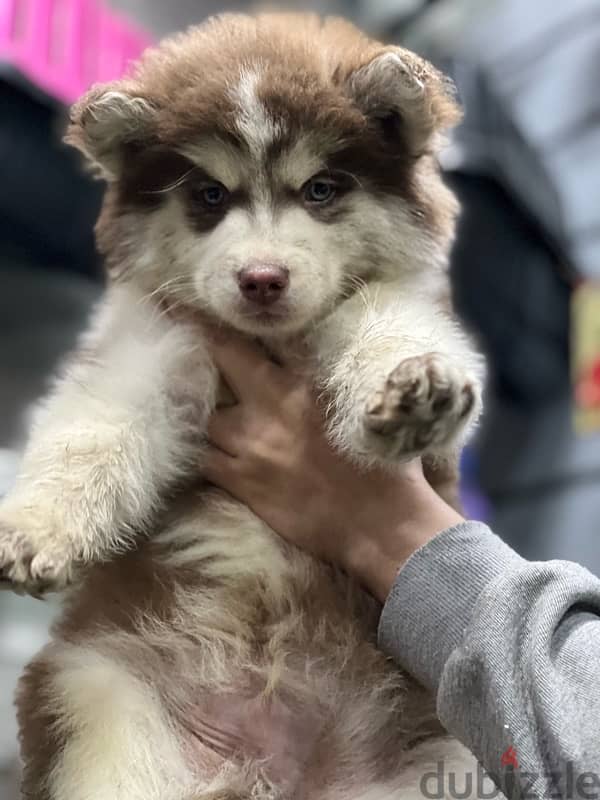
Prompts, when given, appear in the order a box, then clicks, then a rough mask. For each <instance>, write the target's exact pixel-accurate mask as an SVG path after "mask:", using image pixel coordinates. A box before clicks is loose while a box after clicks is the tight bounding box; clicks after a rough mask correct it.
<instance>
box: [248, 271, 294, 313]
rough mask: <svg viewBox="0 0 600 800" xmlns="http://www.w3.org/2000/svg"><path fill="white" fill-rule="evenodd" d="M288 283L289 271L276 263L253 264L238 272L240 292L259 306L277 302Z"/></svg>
mask: <svg viewBox="0 0 600 800" xmlns="http://www.w3.org/2000/svg"><path fill="white" fill-rule="evenodd" d="M288 283H289V271H288V270H287V269H286V268H285V267H281V266H279V265H278V264H253V265H252V266H249V267H245V268H244V269H242V270H240V271H239V273H238V284H239V287H240V292H241V293H242V294H243V295H244V297H245V298H246V299H247V300H252V301H253V302H254V303H257V304H258V305H261V306H270V305H272V304H273V303H275V302H277V300H279V298H280V297H281V296H282V294H283V293H284V292H285V290H286V288H287V285H288Z"/></svg>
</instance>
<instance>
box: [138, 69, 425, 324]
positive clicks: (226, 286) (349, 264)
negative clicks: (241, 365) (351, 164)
mask: <svg viewBox="0 0 600 800" xmlns="http://www.w3.org/2000/svg"><path fill="white" fill-rule="evenodd" d="M256 80H257V78H256V75H254V74H253V73H252V74H250V73H249V74H246V73H244V74H243V75H242V78H241V80H240V83H239V86H238V87H237V90H236V92H237V95H236V96H237V97H238V103H239V107H240V115H239V118H238V121H237V125H238V129H239V132H240V135H241V136H242V137H243V139H244V141H245V142H246V143H247V150H246V152H242V151H240V150H238V149H236V148H234V147H233V146H232V145H229V144H226V143H225V142H223V141H221V140H219V139H218V138H216V137H215V138H212V139H211V138H204V139H202V140H201V141H198V142H197V143H194V144H193V145H187V146H186V147H185V148H183V147H182V148H181V154H182V155H184V156H185V157H186V158H187V159H189V161H190V162H191V163H192V164H194V165H196V166H197V167H199V168H201V169H202V170H203V172H205V173H206V174H207V175H209V176H210V177H211V179H214V180H215V181H218V182H220V183H221V184H223V185H224V186H225V187H226V189H227V190H228V191H229V192H230V193H232V194H234V193H237V194H238V195H239V197H241V200H240V201H239V202H236V203H233V204H232V206H231V208H230V210H229V211H228V212H227V214H226V215H225V216H224V217H223V219H222V220H221V221H220V222H218V223H217V224H216V225H215V226H214V227H213V228H211V229H210V230H208V231H202V230H198V229H196V228H195V227H194V220H193V219H190V212H189V208H188V209H186V202H185V197H184V196H183V193H182V187H181V186H179V185H175V186H174V187H167V191H166V192H165V199H164V201H163V204H162V206H161V207H160V208H158V209H155V210H153V211H151V212H150V213H143V214H140V215H139V218H137V217H138V214H137V213H135V212H130V213H132V215H134V217H135V218H134V219H132V220H131V224H130V225H129V226H128V227H129V228H130V230H132V231H133V233H132V234H131V236H132V238H133V239H134V241H135V244H134V246H133V248H131V249H132V250H133V251H135V253H136V256H135V258H134V260H133V263H130V264H129V267H128V272H129V273H130V274H132V273H133V274H134V275H135V276H136V279H137V280H139V281H141V282H142V285H143V286H144V289H145V290H147V291H149V292H153V291H156V290H158V289H159V287H160V291H161V293H162V294H163V295H164V296H166V297H167V298H169V297H171V298H173V299H176V300H177V301H178V302H181V303H185V304H192V305H194V306H196V307H198V308H200V309H202V310H204V311H206V312H208V313H209V314H210V315H211V316H214V317H216V318H217V319H218V320H220V321H223V322H226V323H227V324H231V325H233V326H234V327H235V328H237V329H239V330H241V331H244V332H246V333H249V334H253V335H262V336H271V335H275V336H277V335H280V334H284V333H294V332H297V331H300V330H302V329H304V328H306V326H307V325H309V324H310V323H311V322H313V321H316V320H317V319H319V318H320V317H321V316H322V315H323V314H324V313H326V312H328V311H330V310H331V309H332V307H333V306H334V305H335V304H336V302H338V301H339V300H340V299H341V298H342V297H344V296H347V295H348V294H350V293H352V292H353V291H354V290H355V289H356V288H357V286H358V285H359V284H360V283H361V282H362V281H364V280H367V279H369V278H371V277H378V278H381V277H383V278H385V277H388V276H389V277H395V276H396V275H397V274H398V270H406V271H414V270H415V269H425V264H428V265H429V266H428V267H427V269H428V270H430V269H431V264H432V262H433V263H435V262H436V261H437V260H438V258H439V256H440V254H439V253H438V252H437V250H438V247H437V246H436V245H435V243H434V240H433V237H432V236H431V235H429V234H428V232H427V229H426V228H425V227H424V226H422V225H419V224H418V223H417V222H416V221H415V219H414V218H413V217H412V216H411V210H410V208H409V207H408V204H407V203H406V201H404V200H402V198H400V197H397V196H394V197H392V196H390V195H378V194H375V193H371V192H369V191H367V190H366V189H365V188H364V187H363V186H362V184H361V182H360V180H359V179H358V178H354V179H353V185H352V188H351V189H350V190H349V191H347V192H344V194H343V196H342V197H340V199H339V200H335V201H334V203H335V204H336V207H335V211H332V213H335V218H328V211H327V209H325V211H322V210H319V209H313V210H309V209H307V208H306V207H305V205H304V203H303V199H302V187H303V186H304V185H305V183H306V182H307V181H308V180H309V179H310V178H312V177H313V176H314V175H316V174H319V173H321V172H325V173H326V164H327V162H326V155H327V154H326V153H323V152H321V153H320V152H319V151H318V145H317V144H316V142H317V141H318V140H317V138H316V137H315V136H309V135H306V136H304V137H302V138H299V139H297V140H296V141H295V142H293V144H292V145H291V146H290V147H289V148H288V149H287V150H284V151H283V152H282V153H280V154H278V155H277V156H276V157H275V158H274V160H273V161H269V156H268V153H269V150H268V148H269V145H270V144H271V143H272V141H273V136H274V135H275V133H276V132H278V131H279V132H280V128H279V127H278V126H279V123H275V122H274V121H273V120H271V119H270V117H269V114H268V111H267V109H266V108H265V107H264V106H263V105H262V104H261V103H260V101H259V99H258V98H257V96H256V94H255V91H254V89H255V85H256ZM259 112H260V113H259ZM350 178H351V180H352V177H351V176H350ZM176 183H177V182H176ZM198 213H199V214H200V213H202V211H198ZM417 254H418V256H417ZM253 264H276V265H280V266H281V267H283V268H284V269H285V270H288V271H289V285H288V288H287V290H286V292H285V294H284V296H283V297H282V298H281V299H280V300H279V301H278V302H277V304H276V306H275V307H274V308H273V309H269V312H268V313H265V312H264V309H261V308H260V307H256V306H254V305H253V304H252V303H249V302H248V301H247V300H246V299H245V298H244V297H243V295H242V293H241V292H240V288H239V285H238V275H239V273H240V271H241V270H243V269H244V268H246V267H248V266H249V265H253Z"/></svg>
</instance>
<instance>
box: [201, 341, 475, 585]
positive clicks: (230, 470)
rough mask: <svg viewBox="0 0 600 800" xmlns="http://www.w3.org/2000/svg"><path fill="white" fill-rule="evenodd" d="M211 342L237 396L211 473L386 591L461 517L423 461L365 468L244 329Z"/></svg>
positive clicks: (227, 411) (224, 417)
mask: <svg viewBox="0 0 600 800" xmlns="http://www.w3.org/2000/svg"><path fill="white" fill-rule="evenodd" d="M211 347H212V350H213V356H214V359H215V363H216V364H217V367H218V368H219V371H220V372H221V374H222V376H223V378H224V379H225V381H226V383H227V384H228V385H229V388H230V389H231V391H232V392H233V394H234V396H235V397H236V399H237V404H236V405H234V406H228V407H226V408H222V409H218V410H217V411H215V412H214V414H213V416H212V418H211V420H210V423H209V429H208V435H209V440H210V443H211V445H212V447H211V449H210V452H209V456H208V461H207V463H206V465H205V467H204V470H203V472H204V475H205V477H206V478H207V479H208V480H209V481H210V482H211V483H214V484H215V485H217V486H219V487H221V488H222V489H224V490H225V491H227V492H229V493H230V494H231V495H233V496H234V497H235V498H237V499H238V500H240V501H241V502H242V503H244V504H245V505H247V506H248V507H249V508H251V509H252V511H254V513H255V514H257V516H259V517H260V518H261V519H263V520H264V521H265V522H266V523H267V524H268V525H269V526H270V527H271V528H273V530H274V531H276V532H277V533H278V534H280V535H281V536H282V537H283V538H285V539H286V540H288V541H290V542H292V543H293V544H295V545H297V546H298V547H301V548H302V549H304V550H306V551H308V552H310V553H312V554H313V555H315V556H317V557H319V558H321V559H324V560H326V561H329V562H332V563H334V564H337V565H339V566H341V567H342V568H343V569H345V570H346V571H347V572H348V573H350V574H352V575H353V576H354V577H356V578H357V579H358V580H359V581H361V582H362V583H363V584H364V585H365V586H366V588H367V589H369V590H370V591H371V592H372V594H374V595H375V596H376V597H378V598H379V599H380V600H381V601H383V600H385V598H386V597H387V594H388V593H389V590H390V588H391V586H392V584H393V582H394V579H395V576H396V573H397V571H398V569H399V567H400V566H401V565H402V564H403V563H404V562H405V561H406V559H407V558H408V557H409V556H410V555H411V553H413V552H414V551H415V550H416V549H418V547H420V546H421V545H422V544H424V543H425V542H426V541H428V540H429V539H430V538H432V537H433V536H434V535H435V534H436V533H438V532H440V531H441V530H443V529H444V528H446V527H449V526H451V525H454V524H456V523H457V522H459V521H461V517H460V516H459V515H458V514H457V513H456V512H455V511H454V510H453V509H451V508H450V507H449V506H448V505H446V503H444V501H443V500H441V498H440V497H438V495H437V494H436V493H435V492H434V491H433V489H432V488H431V487H430V486H429V484H428V483H427V481H426V480H425V478H424V476H423V472H422V469H421V464H420V461H418V460H415V461H412V462H410V463H407V464H403V465H398V467H397V469H396V471H390V470H389V468H388V469H383V468H374V469H370V470H368V471H364V470H360V469H359V468H358V467H357V466H356V465H355V464H353V463H351V462H350V460H349V459H348V458H347V457H345V456H343V455H342V454H340V453H337V452H335V451H334V450H333V449H332V448H331V447H330V445H329V443H328V441H327V438H326V436H325V432H324V425H323V410H322V409H321V408H320V406H319V403H318V401H317V398H316V397H315V395H314V392H313V389H312V386H311V384H310V382H309V381H308V380H307V379H306V377H303V376H301V375H299V374H298V373H297V372H294V370H293V369H291V368H290V367H286V366H285V365H283V366H281V365H278V364H275V363H273V362H272V361H271V360H269V359H268V357H267V356H266V355H265V353H264V352H263V351H262V350H261V349H260V348H259V347H258V346H257V345H253V344H251V343H249V342H248V341H246V340H243V339H241V338H238V337H236V336H227V337H225V338H219V339H218V340H215V341H213V342H212V345H211Z"/></svg>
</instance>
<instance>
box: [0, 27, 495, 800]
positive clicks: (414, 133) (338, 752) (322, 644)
mask: <svg viewBox="0 0 600 800" xmlns="http://www.w3.org/2000/svg"><path fill="white" fill-rule="evenodd" d="M458 118H459V112H458V110H457V107H456V105H455V102H454V100H453V97H452V92H451V87H450V86H449V84H448V82H447V81H446V80H445V79H444V78H443V77H442V76H441V75H440V74H439V73H438V72H436V71H435V70H434V69H433V68H432V67H431V66H430V65H429V64H427V63H425V62H424V61H422V60H421V59H420V58H418V57H417V56H415V55H413V54H412V53H409V52H407V51H406V50H402V49H400V48H398V47H391V46H383V45H381V44H379V43H377V42H375V41H371V40H370V39H368V38H366V37H365V36H364V35H362V34H361V33H360V32H359V31H357V30H356V29H355V28H354V27H352V26H351V25H350V24H348V23H346V22H343V21H340V20H335V19H329V20H326V21H324V22H322V21H320V20H319V19H318V18H316V17H313V16H303V15H299V16H277V15H263V16H259V17H256V18H250V17H245V16H223V17H218V18H215V19H213V20H211V21H209V22H208V23H206V24H204V25H202V26H200V27H197V28H192V29H191V30H190V31H189V32H187V33H185V34H183V35H180V36H176V37H174V38H172V39H170V40H167V41H166V42H164V43H163V44H161V45H160V46H159V47H158V48H157V49H155V50H151V51H150V52H148V53H146V55H145V56H144V57H143V58H142V60H141V62H140V63H139V64H138V65H137V68H136V69H135V72H134V73H133V75H132V77H129V78H125V79H124V80H121V81H118V82H115V83H112V84H108V85H105V86H98V87H95V88H93V89H92V90H91V91H90V92H89V93H88V94H87V95H86V96H85V97H84V98H83V99H82V100H81V101H80V102H79V103H78V104H77V105H76V106H75V108H74V110H73V113H72V122H71V125H70V128H69V131H68V135H67V141H68V142H69V143H70V144H72V145H74V146H75V147H77V148H79V149H80V150H81V151H82V152H83V153H84V154H85V156H86V157H87V159H89V161H90V162H91V164H92V165H93V166H94V167H95V169H96V170H97V171H98V172H99V174H100V175H101V176H102V177H103V178H104V180H105V181H106V183H107V192H106V199H105V203H104V207H103V210H102V214H101V217H100V220H99V222H98V228H97V236H98V243H99V247H100V249H101V251H102V252H103V254H104V257H105V260H106V265H107V268H108V274H109V278H110V282H109V288H108V290H107V292H106V296H105V299H104V300H103V302H102V305H101V307H100V309H99V310H98V313H97V314H96V317H95V319H94V322H93V324H92V326H91V330H90V331H89V332H88V333H87V334H86V335H85V337H84V338H83V341H82V343H81V347H80V349H79V352H78V353H77V355H76V356H75V357H74V359H73V360H72V362H71V363H70V364H68V365H67V366H66V368H65V372H64V375H63V376H62V377H61V378H60V379H59V380H58V381H57V382H56V384H55V386H54V388H53V390H52V392H51V394H50V396H49V397H48V399H47V400H46V402H45V403H44V404H43V407H42V408H41V409H40V410H39V413H38V416H37V419H36V421H35V425H34V428H33V432H32V436H31V440H30V443H29V446H28V448H27V451H26V453H25V456H24V461H23V467H22V471H21V474H20V477H19V479H18V481H17V484H16V486H15V488H14V491H13V492H12V493H11V495H10V496H9V497H8V498H7V499H6V500H5V502H4V503H3V505H2V507H1V510H0V531H1V533H0V570H1V574H2V577H3V579H4V580H5V581H8V582H10V583H11V585H12V586H13V587H14V588H15V589H16V590H18V591H23V592H29V593H31V594H34V595H39V594H41V593H43V592H45V591H53V590H63V589H66V588H67V587H70V588H69V589H68V591H67V592H66V593H65V605H64V611H63V614H62V617H61V619H60V621H59V622H58V624H57V625H56V627H55V629H54V634H53V639H52V642H51V643H50V644H49V645H48V646H47V647H46V648H45V649H44V650H43V651H42V653H41V654H40V655H39V656H38V657H37V658H36V659H35V660H34V661H33V663H32V664H31V665H30V666H29V667H28V668H27V670H26V673H25V675H24V677H23V679H22V681H21V684H20V689H19V694H18V713H19V719H20V725H21V743H22V754H23V759H24V784H23V796H24V797H26V798H30V800H92V798H93V800H209V798H210V799H211V800H217V798H219V800H234V799H236V800H237V799H238V798H256V800H275V798H293V799H294V800H317V799H318V800H330V798H331V800H337V799H338V798H340V799H344V800H345V798H356V800H358V798H360V799H361V800H366V799H367V798H369V800H379V799H380V798H381V800H383V799H384V798H392V797H402V798H409V797H420V796H421V795H422V787H420V786H419V781H420V778H421V775H422V774H423V773H424V772H426V771H428V770H432V769H435V768H436V764H437V762H438V761H439V760H442V759H443V760H444V763H445V768H446V770H447V771H448V772H454V773H457V772H461V771H462V772H463V773H464V771H465V770H472V769H473V768H474V761H473V758H472V756H470V754H468V753H467V752H466V751H465V750H464V748H462V747H461V746H460V745H459V744H458V743H457V742H456V741H454V740H452V739H451V738H449V737H448V736H447V735H446V734H445V732H444V731H443V730H442V729H441V728H440V726H439V724H438V723H437V722H436V719H435V713H434V700H433V698H431V697H428V696H427V695H426V693H425V692H424V691H423V690H421V689H420V688H418V687H417V685H416V684H414V683H413V682H412V681H411V680H410V679H409V677H407V676H406V675H403V674H402V673H401V672H400V670H399V669H398V668H397V667H396V666H395V665H393V664H390V663H388V661H387V660H386V658H385V657H384V655H383V654H382V653H380V652H379V651H378V650H377V648H376V645H375V631H376V625H377V616H378V608H377V606H376V604H375V603H374V602H373V601H372V600H371V599H370V598H369V597H368V596H367V595H366V594H365V593H364V592H363V591H362V590H361V589H360V588H359V587H357V586H356V585H354V584H353V583H352V581H351V580H350V579H348V578H347V577H346V576H345V575H343V574H341V573H339V572H338V571H336V570H335V569H333V568H331V567H328V566H325V565H323V564H320V563H317V562H316V561H315V560H314V559H312V558H310V557H309V556H307V555H304V554H302V553H300V552H298V551H297V550H296V549H295V548H293V547H291V546H289V545H287V544H285V543H284V542H282V541H281V540H280V539H279V538H278V537H277V536H275V535H274V534H273V532H272V531H271V530H269V529H268V528H267V527H266V526H265V525H264V524H263V523H262V522H261V521H260V520H258V519H257V518H256V517H255V516H253V514H252V513H251V512H250V511H249V510H248V509H247V508H244V507H242V506H241V505H239V504H237V503H235V502H233V501H232V500H231V499H228V498H226V497H225V496H223V495H222V494H219V493H218V492H216V491H215V490H214V489H213V490H211V489H209V488H208V487H205V486H202V485H198V483H197V480H198V479H197V477H196V476H197V474H198V471H199V461H200V462H201V456H202V445H203V433H204V431H205V428H206V422H207V418H208V416H209V414H210V413H211V410H212V409H213V408H214V407H215V404H216V403H217V402H218V397H219V381H218V376H217V374H216V370H215V368H214V365H213V364H212V363H211V360H210V357H209V354H208V351H207V347H206V340H205V338H204V335H203V331H202V329H201V328H200V326H198V324H197V323H196V322H195V321H194V318H195V316H196V315H197V314H198V312H200V314H201V315H202V316H203V317H204V318H205V319H207V320H209V324H212V325H215V326H217V325H222V326H229V327H231V328H234V329H236V330H237V331H240V332H242V333H244V334H246V335H248V336H249V337H251V338H253V339H257V340H258V341H260V342H262V343H263V344H264V346H265V348H266V349H267V350H268V351H269V352H271V353H272V354H273V355H274V356H277V355H278V354H289V353H292V352H296V351H298V352H302V353H304V354H305V355H304V356H303V358H304V362H303V363H304V368H305V369H307V370H310V371H311V375H312V376H313V378H314V383H315V386H316V387H317V388H318V390H319V391H320V392H322V393H323V394H324V395H325V396H326V397H327V398H328V409H329V412H328V417H327V425H328V432H329V436H330V439H331V442H332V444H333V446H334V447H337V448H339V449H340V450H342V451H344V452H345V453H346V454H347V456H348V457H349V458H351V459H354V460H355V461H356V462H357V463H358V464H359V465H361V466H362V467H364V468H369V467H370V466H371V465H373V464H375V463H379V464H386V465H389V468H390V469H393V468H394V467H395V465H397V464H398V463H400V462H402V461H406V460H407V459H409V458H412V457H414V456H424V457H425V458H427V459H429V460H430V461H431V462H432V463H433V462H434V463H435V464H437V465H438V466H437V476H438V478H439V482H438V483H439V486H440V488H441V489H443V490H444V491H446V492H450V491H452V480H449V479H448V476H450V475H451V474H452V470H453V466H452V465H453V464H454V463H455V459H456V454H457V453H458V451H459V449H460V446H461V444H462V442H463V441H464V439H465V437H466V436H467V435H468V433H469V431H470V430H471V428H472V426H473V424H474V422H475V420H476V417H477V415H478V411H479V406H480V385H481V379H482V362H481V359H480V357H479V355H478V354H477V353H476V352H475V351H474V350H473V348H472V346H471V344H470V343H469V341H468V339H467V337H466V336H465V334H464V333H463V332H462V330H461V328H460V327H459V325H458V324H457V322H456V321H455V320H454V319H453V317H452V313H451V310H450V308H449V304H448V300H447V298H448V295H449V291H448V281H447V276H446V265H447V259H448V249H449V246H450V243H451V240H452V236H453V231H454V221H455V215H456V211H457V204H456V202H455V199H454V197H453V196H452V194H451V193H450V192H449V191H448V189H447V188H446V187H445V186H444V185H443V183H442V181H441V179H440V176H439V172H438V167H437V163H436V151H437V149H438V148H439V146H440V141H441V133H442V132H443V131H444V129H446V128H448V127H449V126H451V125H452V124H454V123H455V122H456V121H457V120H458ZM299 358H300V357H299ZM432 474H434V475H435V474H436V473H435V471H434V472H433V473H432ZM440 476H441V477H440ZM442 481H446V484H445V485H444V486H442ZM301 511H302V510H301V509H298V513H301ZM322 535H323V536H327V531H322ZM458 780H459V781H460V779H458ZM459 785H462V784H460V783H459Z"/></svg>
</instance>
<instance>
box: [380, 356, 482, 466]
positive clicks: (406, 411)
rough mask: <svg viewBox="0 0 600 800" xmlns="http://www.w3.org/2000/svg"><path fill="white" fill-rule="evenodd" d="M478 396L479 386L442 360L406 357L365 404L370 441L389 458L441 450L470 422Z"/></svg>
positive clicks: (426, 357)
mask: <svg viewBox="0 0 600 800" xmlns="http://www.w3.org/2000/svg"><path fill="white" fill-rule="evenodd" d="M478 393H479V388H478V386H477V385H476V383H475V381H474V380H472V379H470V378H469V377H468V376H467V375H466V374H465V373H464V372H463V371H462V370H461V369H459V368H457V367H456V366H454V364H452V363H451V362H450V361H449V360H448V359H447V358H445V357H444V356H443V355H439V354H437V353H427V354H426V355H423V356H416V357H414V358H407V359H405V360H404V361H402V362H401V363H400V364H399V365H398V366H397V367H396V369H395V370H394V371H393V372H392V373H391V374H390V375H389V376H388V378H387V380H386V382H385V385H384V386H383V388H382V389H381V390H380V391H378V392H376V393H375V395H374V396H373V397H372V398H371V400H370V402H369V403H368V404H367V409H366V414H365V427H366V429H367V431H369V433H370V434H371V437H370V441H371V443H372V444H373V445H374V446H375V448H376V449H377V451H378V452H380V453H381V454H383V455H386V456H387V457H392V456H394V457H398V456H402V457H409V456H414V455H418V454H421V453H424V452H434V451H436V450H438V449H439V450H443V449H444V448H447V447H448V446H450V445H451V444H452V443H453V442H454V441H455V440H456V439H457V438H458V436H459V434H460V433H461V432H462V430H463V429H464V427H465V426H466V424H467V423H468V421H469V419H470V418H471V416H472V414H473V412H474V411H475V408H476V405H477V403H478Z"/></svg>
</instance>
